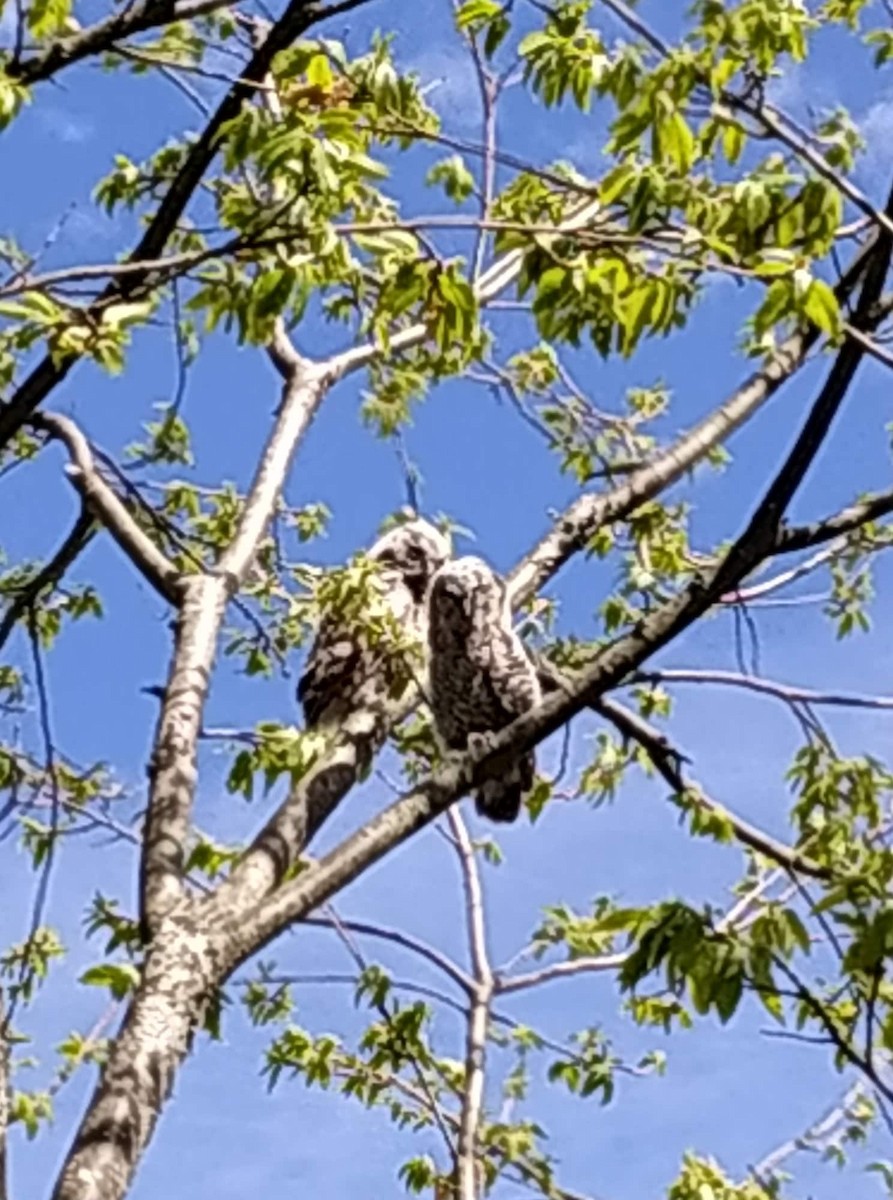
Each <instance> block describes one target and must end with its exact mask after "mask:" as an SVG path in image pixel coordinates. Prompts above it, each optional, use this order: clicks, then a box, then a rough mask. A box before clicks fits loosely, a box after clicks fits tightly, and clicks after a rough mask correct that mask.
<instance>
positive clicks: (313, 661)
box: [298, 621, 363, 728]
mask: <svg viewBox="0 0 893 1200" xmlns="http://www.w3.org/2000/svg"><path fill="white" fill-rule="evenodd" d="M362 665H363V651H362V649H361V647H360V646H358V645H357V643H356V642H355V641H353V640H352V639H351V638H350V637H349V636H348V634H347V633H346V632H345V631H344V630H340V629H338V627H337V625H336V624H335V623H333V622H331V621H329V622H326V621H323V623H322V624H321V625H320V628H319V633H318V634H317V637H316V641H315V642H314V644H313V648H312V649H311V651H310V654H309V656H308V658H307V665H306V667H305V668H304V673H303V675H302V676H301V678H300V681H299V683H298V700H299V701H300V702H301V708H302V709H303V710H304V720H305V722H306V724H307V727H308V728H310V727H312V726H314V725H318V724H319V723H320V721H321V720H322V719H323V718H324V716H325V714H326V713H327V712H331V711H333V710H335V709H336V708H337V707H338V705H339V702H340V703H341V705H344V704H345V703H346V702H347V699H348V697H349V696H351V695H352V694H353V692H354V691H355V689H356V687H357V685H358V682H359V677H360V675H361V674H362Z"/></svg>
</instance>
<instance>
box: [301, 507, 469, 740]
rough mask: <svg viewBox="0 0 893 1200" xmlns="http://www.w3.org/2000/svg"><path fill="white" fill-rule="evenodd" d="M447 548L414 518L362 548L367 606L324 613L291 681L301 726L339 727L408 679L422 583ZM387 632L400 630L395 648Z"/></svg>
mask: <svg viewBox="0 0 893 1200" xmlns="http://www.w3.org/2000/svg"><path fill="white" fill-rule="evenodd" d="M450 552H451V551H450V543H449V539H448V538H447V537H446V536H445V535H444V534H442V533H441V532H440V530H438V529H436V528H435V527H434V526H433V525H431V524H430V523H429V522H428V521H425V520H423V519H421V518H417V519H415V520H412V521H407V522H406V523H404V524H402V525H397V526H396V527H395V528H393V529H391V530H389V531H388V532H387V533H386V534H384V535H383V536H382V537H380V538H379V539H378V541H377V542H375V544H374V545H373V546H372V547H371V548H370V549H369V550H368V551H367V552H366V557H367V558H368V559H370V560H371V561H372V562H373V563H374V564H375V565H376V567H377V571H376V573H375V574H374V575H373V576H372V578H371V579H369V581H368V588H367V590H366V593H365V600H366V601H368V603H365V602H363V603H362V604H361V605H360V606H359V611H357V612H349V613H348V612H347V611H346V609H348V608H351V605H350V604H348V605H346V606H345V611H344V612H342V613H338V612H331V613H326V614H325V615H324V616H323V618H322V620H321V622H320V625H319V629H318V630H317V634H316V641H315V642H314V644H313V646H312V648H311V650H310V654H309V656H308V658H307V665H306V667H305V668H304V673H303V675H302V676H301V679H300V682H299V683H298V700H299V701H300V703H301V707H302V708H303V710H304V719H305V723H306V725H307V728H308V729H311V728H318V727H320V726H323V725H325V726H332V725H339V724H341V723H342V722H343V721H344V720H345V719H346V718H347V717H348V716H349V715H350V714H351V713H353V712H356V711H357V710H358V709H361V708H362V709H366V708H373V707H375V706H376V705H380V703H381V702H382V701H383V700H385V699H386V698H387V697H388V696H398V695H400V694H401V693H402V692H403V690H404V689H405V688H406V685H407V684H408V683H409V682H410V679H411V678H412V663H411V661H410V650H409V645H410V644H412V645H416V646H417V649H418V651H419V654H420V656H421V654H423V652H424V643H425V636H426V615H427V608H426V603H425V601H426V597H427V592H428V587H429V585H430V583H431V579H432V577H433V576H434V573H435V571H436V570H437V569H438V568H439V567H441V566H442V565H443V564H444V563H445V562H446V561H447V559H448V558H449V556H450ZM361 599H362V597H361ZM389 634H399V641H400V643H401V645H402V649H401V648H399V647H398V648H397V649H396V652H394V651H395V647H394V640H395V639H394V637H392V636H391V637H389V636H388V635H389ZM404 650H405V651H406V652H405V653H404V652H403V651H404Z"/></svg>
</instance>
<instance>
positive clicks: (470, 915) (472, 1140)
mask: <svg viewBox="0 0 893 1200" xmlns="http://www.w3.org/2000/svg"><path fill="white" fill-rule="evenodd" d="M447 817H448V819H449V822H450V829H451V830H452V834H453V839H454V844H455V848H456V853H457V855H458V857H459V865H460V867H461V870H462V886H463V890H464V893H465V917H466V922H467V926H468V947H469V952H470V955H471V967H472V973H473V975H474V988H473V990H472V993H471V996H470V998H469V999H470V1005H469V1012H468V1020H467V1023H466V1029H465V1079H464V1081H463V1087H462V1107H461V1112H460V1114H459V1144H458V1148H457V1156H456V1157H457V1161H456V1179H457V1183H458V1187H459V1194H458V1200H478V1197H479V1196H480V1195H481V1194H482V1172H481V1169H480V1167H479V1164H478V1153H479V1150H478V1141H479V1133H480V1125H481V1119H482V1116H483V1103H484V1080H485V1072H486V1063H487V1027H488V1025H489V1022H490V1005H491V1003H492V1000H493V971H492V968H491V966H490V956H489V954H488V952H487V936H486V931H485V929H484V899H483V891H482V888H481V878H480V874H479V872H478V868H477V863H476V861H475V856H474V847H473V846H472V844H471V839H470V838H469V836H468V829H467V828H466V825H465V822H464V820H463V819H462V817H461V815H460V814H459V811H458V810H457V809H456V808H451V809H450V810H449V812H448V813H447Z"/></svg>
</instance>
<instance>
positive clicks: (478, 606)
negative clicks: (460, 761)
mask: <svg viewBox="0 0 893 1200" xmlns="http://www.w3.org/2000/svg"><path fill="white" fill-rule="evenodd" d="M428 651H429V662H428V668H429V686H430V701H431V708H432V712H433V714H434V722H435V725H436V727H437V731H438V734H439V735H440V738H441V739H442V741H443V743H444V745H445V746H446V747H447V749H449V750H464V749H465V748H466V747H467V745H468V739H469V735H473V734H486V733H489V732H495V731H498V730H500V729H504V728H505V726H506V725H510V724H511V723H512V721H514V720H515V719H516V717H519V716H521V715H522V713H525V712H528V711H529V710H530V709H531V708H534V707H536V705H537V704H539V702H540V687H539V681H538V679H537V675H536V670H535V669H534V666H533V664H532V662H531V660H530V658H529V656H528V654H527V652H526V651H525V649H524V645H523V643H522V642H521V639H520V638H519V637H518V635H517V634H516V633H515V632H514V630H513V629H512V618H511V611H510V609H509V606H508V602H507V592H506V587H505V584H504V583H503V581H502V580H501V579H500V577H499V576H498V575H497V574H496V573H495V572H494V571H493V570H492V569H491V568H490V567H489V566H487V564H486V563H485V562H484V561H483V559H480V558H475V557H472V556H467V557H465V558H457V559H455V560H454V561H453V562H449V563H447V564H446V565H445V566H443V567H441V569H440V570H439V571H438V572H437V574H436V575H435V576H434V581H433V583H432V585H431V594H430V598H429V601H428ZM535 772H536V759H535V757H534V755H533V753H532V752H531V753H529V754H525V755H523V756H522V757H521V758H519V759H518V760H517V762H516V763H514V764H513V765H512V767H511V768H510V769H509V770H508V771H507V772H506V773H505V774H504V775H503V777H502V778H500V779H493V780H487V782H486V783H484V785H483V786H482V787H481V788H480V789H479V791H478V793H477V795H476V796H475V803H476V806H477V810H478V812H480V813H482V814H483V815H484V816H487V817H489V818H490V820H492V821H514V820H515V818H516V817H517V816H518V813H519V812H520V809H521V802H522V800H523V799H524V796H525V794H526V793H527V792H528V791H529V790H530V789H531V787H532V786H533V781H534V775H535Z"/></svg>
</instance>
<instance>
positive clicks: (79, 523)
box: [0, 505, 97, 650]
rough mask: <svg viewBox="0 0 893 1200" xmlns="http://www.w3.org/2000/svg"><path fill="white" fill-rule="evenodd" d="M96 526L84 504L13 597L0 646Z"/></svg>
mask: <svg viewBox="0 0 893 1200" xmlns="http://www.w3.org/2000/svg"><path fill="white" fill-rule="evenodd" d="M96 529H97V525H96V521H95V520H94V517H93V514H92V513H91V512H90V511H89V509H88V508H87V507H86V505H83V506H82V507H81V511H80V512H79V513H78V515H77V518H76V519H75V522H74V525H72V527H71V530H70V532H69V534H68V536H67V537H66V538H65V541H64V542H63V543H62V545H61V546H60V547H59V549H58V550H57V551H56V553H55V554H54V555H53V557H52V558H51V559H49V560H48V561H47V562H46V563H44V565H43V566H42V567H41V569H40V570H39V571H38V572H37V573H36V574H35V575H34V576H33V577H32V578H31V579H29V580H28V582H27V583H26V584H24V585H23V586H22V587H21V588H20V589H19V591H18V592H16V594H15V596H13V598H12V600H11V601H10V603H9V605H8V607H7V609H6V611H5V612H4V614H3V618H2V620H0V650H2V649H3V647H4V646H5V645H6V643H7V641H8V640H9V636H10V634H11V633H12V631H13V629H14V628H15V626H16V622H17V621H20V620H21V619H22V617H24V616H25V615H26V613H27V612H28V611H29V609H31V608H32V607H33V606H34V605H35V604H36V603H37V601H38V600H39V599H40V597H41V596H42V595H43V594H44V592H47V591H51V590H52V589H53V588H54V587H55V586H56V585H57V584H58V583H59V581H60V580H61V579H62V576H63V575H64V574H65V572H66V571H67V570H68V568H69V567H70V566H71V564H72V563H73V562H74V561H75V559H76V558H77V557H78V555H79V554H80V553H81V551H82V550H83V549H84V548H85V547H86V546H87V545H88V544H89V543H90V542H91V541H92V540H93V536H94V534H95V533H96Z"/></svg>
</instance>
